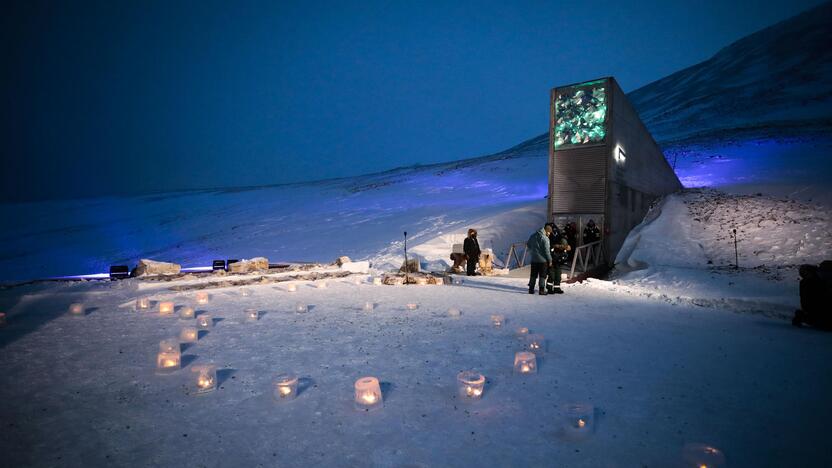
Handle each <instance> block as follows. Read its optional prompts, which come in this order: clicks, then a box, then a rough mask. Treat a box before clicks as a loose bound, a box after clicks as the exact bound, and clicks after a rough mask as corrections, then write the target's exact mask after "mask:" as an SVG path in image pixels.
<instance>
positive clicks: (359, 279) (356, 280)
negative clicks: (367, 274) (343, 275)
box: [352, 277, 364, 286]
mask: <svg viewBox="0 0 832 468" xmlns="http://www.w3.org/2000/svg"><path fill="white" fill-rule="evenodd" d="M352 282H353V283H354V284H355V285H356V286H361V284H362V283H363V282H364V280H363V279H361V278H360V277H358V278H353V280H352Z"/></svg>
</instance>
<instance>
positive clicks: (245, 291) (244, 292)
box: [240, 289, 251, 297]
mask: <svg viewBox="0 0 832 468" xmlns="http://www.w3.org/2000/svg"><path fill="white" fill-rule="evenodd" d="M240 295H242V296H243V297H249V296H251V289H241V290H240Z"/></svg>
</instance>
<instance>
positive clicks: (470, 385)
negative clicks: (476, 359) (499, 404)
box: [456, 371, 485, 400]
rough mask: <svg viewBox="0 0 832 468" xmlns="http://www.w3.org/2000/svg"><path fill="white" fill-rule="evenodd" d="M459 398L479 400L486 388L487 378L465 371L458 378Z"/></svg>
mask: <svg viewBox="0 0 832 468" xmlns="http://www.w3.org/2000/svg"><path fill="white" fill-rule="evenodd" d="M456 380H457V382H458V383H459V396H460V397H461V398H462V399H463V400H479V399H480V398H482V392H483V389H484V388H485V376H484V375H482V374H478V373H476V372H474V371H463V372H460V373H459V375H457V376H456Z"/></svg>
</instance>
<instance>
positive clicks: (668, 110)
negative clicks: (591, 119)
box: [629, 3, 832, 144]
mask: <svg viewBox="0 0 832 468" xmlns="http://www.w3.org/2000/svg"><path fill="white" fill-rule="evenodd" d="M830 33H832V3H825V4H823V5H820V6H818V7H816V8H813V9H811V10H809V11H806V12H804V13H801V14H799V15H797V16H795V17H793V18H790V19H787V20H785V21H782V22H780V23H777V24H775V25H773V26H771V27H768V28H766V29H763V30H761V31H758V32H756V33H754V34H751V35H749V36H746V37H744V38H742V39H740V40H739V41H737V42H735V43H733V44H731V45H729V46H727V47H725V48H724V49H722V50H720V51H719V52H718V53H717V54H716V55H714V56H713V57H711V58H710V59H708V60H706V61H704V62H702V63H699V64H697V65H694V66H692V67H689V68H686V69H684V70H681V71H679V72H676V73H674V74H672V75H670V76H668V77H666V78H662V79H660V80H658V81H654V82H653V83H650V84H648V85H647V86H644V87H642V88H640V89H637V90H635V91H633V92H632V93H630V94H629V98H630V100H631V101H632V103H633V105H634V106H635V108H636V109H637V110H638V112H639V115H640V116H641V118H642V120H643V121H644V123H645V124H646V125H647V127H648V128H649V129H650V131H651V132H652V133H653V135H654V137H655V138H656V140H657V141H659V142H661V143H663V144H668V143H671V142H678V141H682V140H686V139H687V140H692V139H701V138H708V140H713V139H714V137H719V136H720V135H724V134H725V132H726V130H727V131H730V132H731V133H736V132H738V131H750V130H758V131H763V132H768V131H771V130H772V129H775V128H776V129H777V131H778V134H780V135H786V134H807V133H810V134H811V133H818V132H823V133H828V132H829V131H830V129H832V48H830V47H829V37H830Z"/></svg>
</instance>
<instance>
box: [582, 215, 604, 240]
mask: <svg viewBox="0 0 832 468" xmlns="http://www.w3.org/2000/svg"><path fill="white" fill-rule="evenodd" d="M598 240H601V230H600V229H598V226H596V225H595V221H593V220H591V219H590V220H589V222H587V223H586V226H584V244H589V243H590V242H595V241H598Z"/></svg>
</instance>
